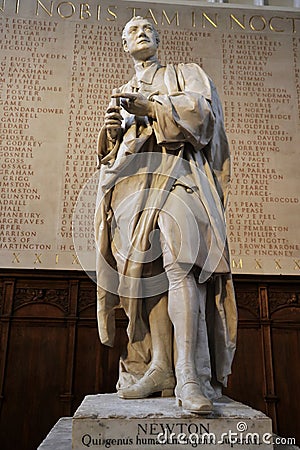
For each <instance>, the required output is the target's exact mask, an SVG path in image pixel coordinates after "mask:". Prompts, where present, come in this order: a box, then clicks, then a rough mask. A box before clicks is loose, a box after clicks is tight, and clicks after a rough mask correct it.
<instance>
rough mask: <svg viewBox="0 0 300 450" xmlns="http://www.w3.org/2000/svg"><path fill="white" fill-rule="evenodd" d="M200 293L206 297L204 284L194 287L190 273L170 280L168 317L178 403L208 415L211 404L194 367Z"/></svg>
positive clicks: (193, 279)
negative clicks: (174, 348) (171, 283)
mask: <svg viewBox="0 0 300 450" xmlns="http://www.w3.org/2000/svg"><path fill="white" fill-rule="evenodd" d="M199 295H202V296H206V286H205V285H201V286H197V284H196V281H195V278H194V276H193V274H189V275H187V276H186V277H184V278H183V279H181V280H180V282H179V283H177V284H175V285H174V283H173V287H171V289H170V290H169V316H170V319H171V321H172V323H173V326H174V335H175V342H176V349H177V361H176V366H175V371H176V379H177V385H176V389H175V395H176V398H177V404H178V405H180V406H182V407H183V409H185V410H187V411H191V412H194V413H198V414H208V413H210V412H211V411H212V408H213V405H212V403H211V401H210V400H209V399H208V398H206V397H205V396H204V395H203V393H202V391H201V388H200V383H199V380H198V377H197V371H196V366H195V355H196V345H197V335H198V326H199V317H200V301H199ZM202 304H205V302H202Z"/></svg>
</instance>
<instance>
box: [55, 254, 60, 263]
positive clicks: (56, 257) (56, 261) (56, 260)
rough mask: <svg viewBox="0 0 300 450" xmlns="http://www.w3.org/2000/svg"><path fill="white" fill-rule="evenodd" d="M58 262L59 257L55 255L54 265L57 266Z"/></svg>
mask: <svg viewBox="0 0 300 450" xmlns="http://www.w3.org/2000/svg"><path fill="white" fill-rule="evenodd" d="M58 260H59V255H58V254H57V253H56V255H55V264H58Z"/></svg>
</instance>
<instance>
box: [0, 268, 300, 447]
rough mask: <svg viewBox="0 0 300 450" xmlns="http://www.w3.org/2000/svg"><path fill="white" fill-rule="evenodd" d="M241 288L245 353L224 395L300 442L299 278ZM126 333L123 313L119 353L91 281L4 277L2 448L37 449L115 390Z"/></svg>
mask: <svg viewBox="0 0 300 450" xmlns="http://www.w3.org/2000/svg"><path fill="white" fill-rule="evenodd" d="M234 281H235V288H236V296H237V304H238V311H239V328H238V346H237V351H236V356H235V360H234V364H233V370H232V371H233V373H232V375H231V376H230V378H229V384H228V388H227V389H226V394H227V395H229V396H231V397H233V398H235V399H237V400H240V401H243V402H244V403H246V404H249V405H251V406H253V407H254V408H257V409H260V410H262V411H266V412H267V413H268V414H269V415H270V416H271V417H272V419H273V423H274V425H275V426H276V424H277V426H278V428H277V430H278V431H279V433H280V434H281V435H282V436H286V437H294V436H296V437H297V438H298V440H299V442H300V433H299V429H298V422H297V417H298V415H297V414H298V405H299V401H300V392H299V385H298V379H299V371H300V367H299V361H300V305H299V293H300V280H299V278H298V279H297V278H296V277H289V278H287V277H282V278H280V279H279V278H276V277H272V278H269V279H268V278H260V279H257V278H254V277H250V276H248V277H246V276H244V277H242V276H240V277H238V276H236V277H235V279H234ZM1 286H2V288H1ZM126 327H127V319H126V317H125V314H124V312H123V311H122V310H117V313H116V342H115V346H114V347H113V348H109V347H106V346H103V345H101V344H100V341H99V338H98V330H97V322H96V285H95V284H94V283H93V282H92V280H91V279H89V278H88V277H87V276H86V275H85V274H81V273H78V272H65V273H64V272H55V271H44V272H43V271H38V272H36V271H17V272H11V271H9V270H7V271H4V273H2V275H1V276H0V442H1V450H15V449H22V450H33V449H36V447H37V446H38V444H39V443H40V442H41V441H42V440H43V438H44V437H45V435H46V434H47V433H48V431H49V430H50V428H51V427H52V426H53V424H54V423H55V422H56V421H57V420H58V418H59V417H61V416H64V415H71V414H73V413H74V411H75V409H76V408H77V407H78V405H79V404H80V403H81V401H82V399H83V397H84V396H85V395H87V394H93V393H101V392H113V391H114V390H115V384H116V381H117V378H118V362H119V356H120V354H121V353H122V351H123V350H124V348H125V346H126V342H127V336H126ZM16 429H17V430H18V433H16Z"/></svg>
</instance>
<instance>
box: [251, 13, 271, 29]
mask: <svg viewBox="0 0 300 450" xmlns="http://www.w3.org/2000/svg"><path fill="white" fill-rule="evenodd" d="M255 19H260V20H261V21H262V28H255V26H254V22H255V21H256V20H255ZM249 25H250V28H251V30H253V31H263V30H264V29H265V28H266V26H267V21H266V19H265V18H264V17H263V16H252V17H251V18H250V20H249Z"/></svg>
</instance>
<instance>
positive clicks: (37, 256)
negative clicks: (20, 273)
mask: <svg viewBox="0 0 300 450" xmlns="http://www.w3.org/2000/svg"><path fill="white" fill-rule="evenodd" d="M35 256H36V259H35V261H34V264H38V263H39V264H42V261H41V256H42V253H40V254H39V255H38V254H37V253H35Z"/></svg>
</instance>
